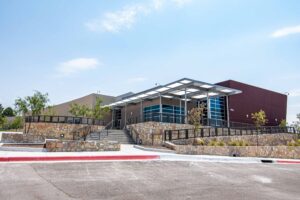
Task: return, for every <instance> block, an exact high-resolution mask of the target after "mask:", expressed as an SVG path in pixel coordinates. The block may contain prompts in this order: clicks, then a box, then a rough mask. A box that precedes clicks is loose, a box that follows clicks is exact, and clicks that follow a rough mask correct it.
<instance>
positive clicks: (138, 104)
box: [54, 78, 287, 128]
mask: <svg viewBox="0 0 300 200" xmlns="http://www.w3.org/2000/svg"><path fill="white" fill-rule="evenodd" d="M97 97H100V98H102V99H103V105H104V106H109V107H110V108H111V114H110V115H109V116H107V117H106V121H112V124H113V127H114V128H122V127H124V126H125V125H126V124H131V123H139V122H145V121H157V122H168V123H188V118H187V116H188V112H189V111H190V110H191V109H192V108H194V107H197V106H199V105H200V104H204V105H205V113H204V116H203V118H202V120H201V121H202V124H204V125H209V126H248V125H252V124H253V122H252V119H251V113H254V112H257V111H259V110H260V109H262V110H264V111H265V112H266V114H267V117H268V119H269V124H268V125H278V124H279V123H280V121H281V120H282V119H285V118H286V109H287V96H286V95H284V94H280V93H276V92H272V91H269V90H265V89H262V88H258V87H255V86H251V85H247V84H244V83H240V82H237V81H232V80H229V81H224V82H220V83H217V84H210V83H205V82H201V81H197V80H193V79H188V78H183V79H180V80H177V81H174V82H172V83H169V84H165V85H160V86H156V87H154V88H150V89H147V90H145V91H141V92H139V93H136V94H134V93H132V92H129V93H126V94H123V95H120V96H117V97H112V96H106V95H99V94H91V95H88V96H85V97H82V98H79V99H76V100H73V101H70V102H66V103H64V104H60V105H57V106H55V107H54V109H55V111H56V112H57V114H58V115H67V116H70V113H68V109H69V106H70V104H71V103H79V104H86V105H88V106H90V107H92V106H93V105H94V103H95V99H96V98H97Z"/></svg>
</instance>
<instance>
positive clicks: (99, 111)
mask: <svg viewBox="0 0 300 200" xmlns="http://www.w3.org/2000/svg"><path fill="white" fill-rule="evenodd" d="M101 104H102V99H101V98H97V99H96V104H95V106H93V108H89V107H88V106H87V105H80V104H77V103H72V104H71V105H70V109H69V112H70V113H71V114H72V115H74V116H75V117H91V118H94V119H99V120H100V119H103V117H105V115H107V114H108V112H109V110H110V109H109V107H103V106H102V105H101Z"/></svg>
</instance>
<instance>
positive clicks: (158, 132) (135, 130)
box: [127, 122, 194, 145]
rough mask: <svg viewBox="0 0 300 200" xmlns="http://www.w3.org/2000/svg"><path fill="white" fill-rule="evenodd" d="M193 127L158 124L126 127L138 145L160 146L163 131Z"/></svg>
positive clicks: (151, 123) (145, 123)
mask: <svg viewBox="0 0 300 200" xmlns="http://www.w3.org/2000/svg"><path fill="white" fill-rule="evenodd" d="M193 127H194V126H193V125H189V124H174V123H160V122H144V123H138V124H131V125H128V126H127V128H128V129H129V130H130V135H131V136H132V139H133V140H134V141H135V142H137V143H138V144H143V145H161V144H162V143H163V140H162V139H163V134H164V131H165V130H177V129H192V128H193ZM140 142H141V143H140Z"/></svg>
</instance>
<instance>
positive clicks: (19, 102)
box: [15, 98, 28, 116]
mask: <svg viewBox="0 0 300 200" xmlns="http://www.w3.org/2000/svg"><path fill="white" fill-rule="evenodd" d="M15 109H16V112H17V113H18V114H20V115H22V116H26V115H27V113H28V103H27V101H26V100H25V99H21V98H18V99H16V100H15Z"/></svg>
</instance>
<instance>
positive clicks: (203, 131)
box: [163, 126, 297, 141]
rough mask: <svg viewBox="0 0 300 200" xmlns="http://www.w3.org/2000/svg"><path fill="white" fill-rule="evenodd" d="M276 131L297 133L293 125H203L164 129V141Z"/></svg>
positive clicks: (272, 132) (274, 132)
mask: <svg viewBox="0 0 300 200" xmlns="http://www.w3.org/2000/svg"><path fill="white" fill-rule="evenodd" d="M278 133H293V134H297V133H296V130H295V128H294V127H278V126H264V127H259V128H257V127H240V128H224V127H221V128H217V127H205V128H200V129H199V130H198V131H195V130H194V129H180V130H165V131H164V135H163V139H164V141H172V140H182V139H190V138H198V137H200V138H204V137H218V136H242V135H259V134H278Z"/></svg>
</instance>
